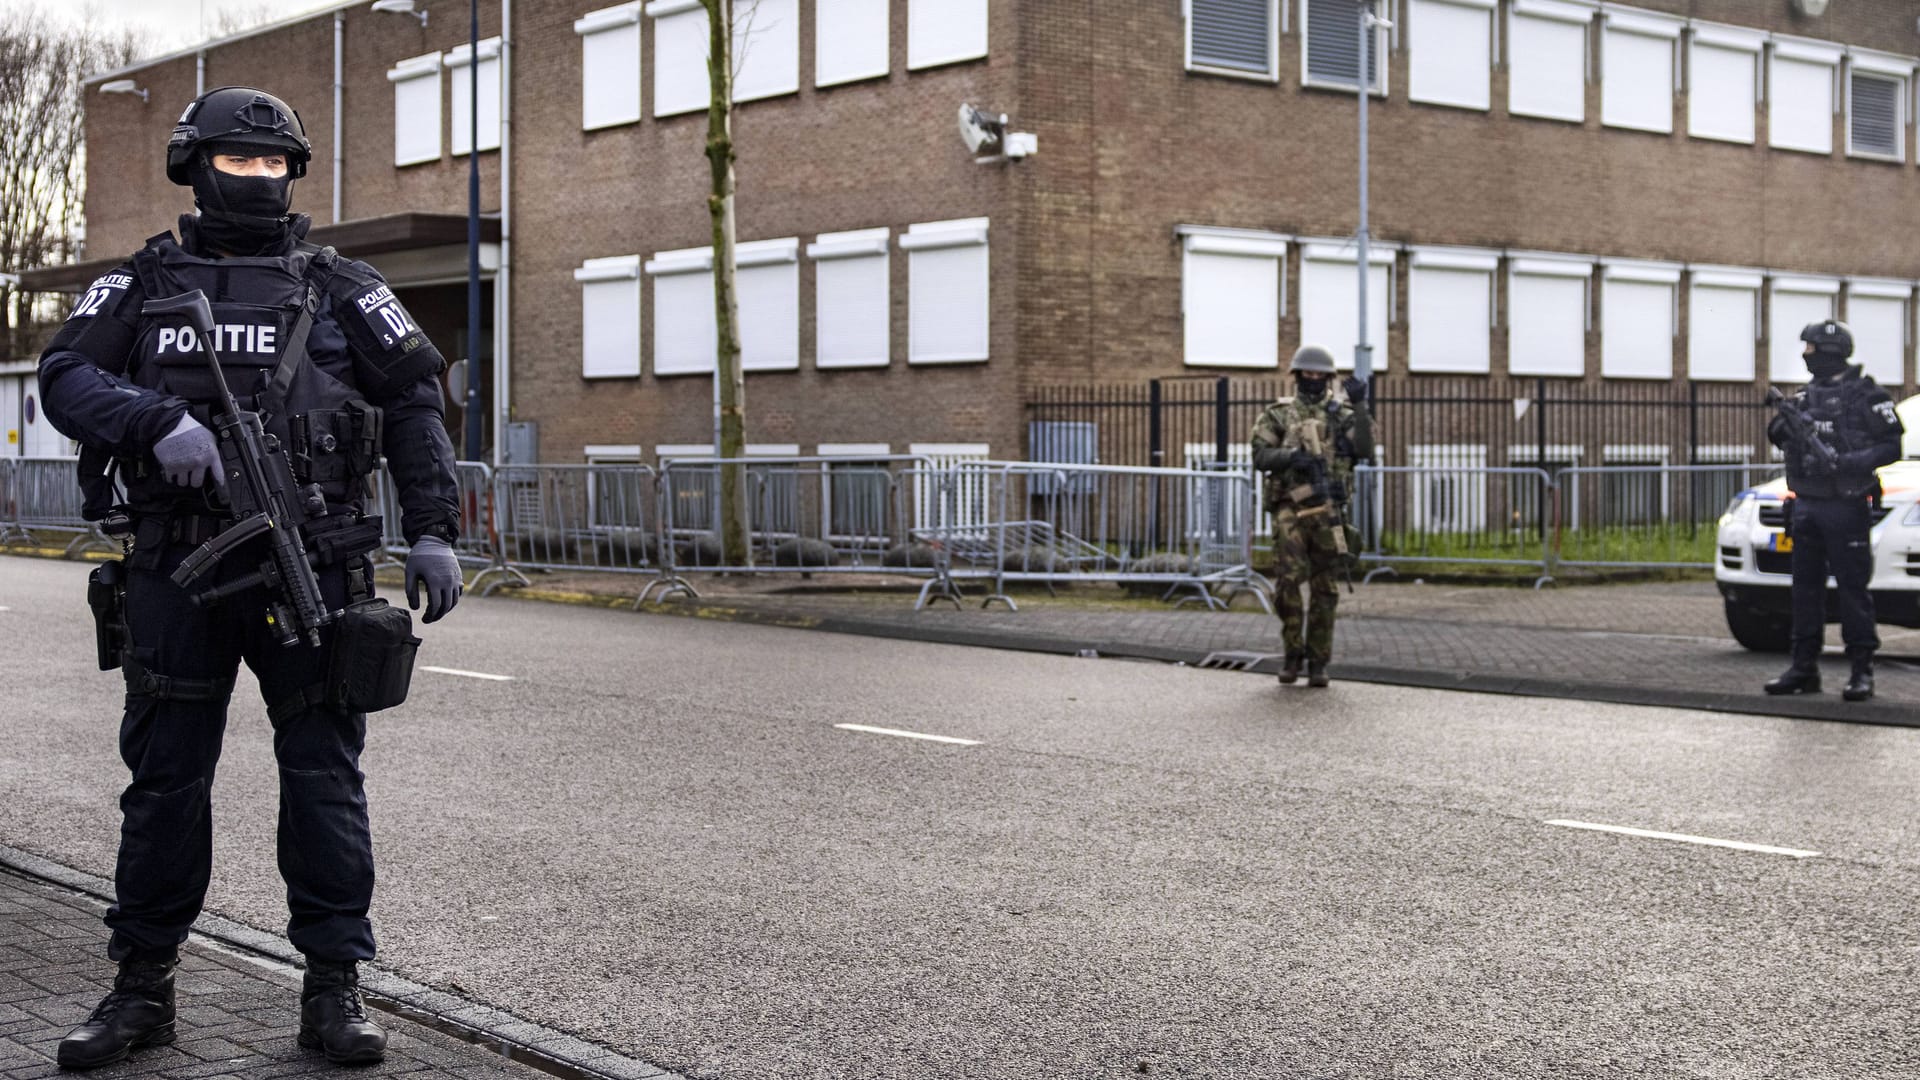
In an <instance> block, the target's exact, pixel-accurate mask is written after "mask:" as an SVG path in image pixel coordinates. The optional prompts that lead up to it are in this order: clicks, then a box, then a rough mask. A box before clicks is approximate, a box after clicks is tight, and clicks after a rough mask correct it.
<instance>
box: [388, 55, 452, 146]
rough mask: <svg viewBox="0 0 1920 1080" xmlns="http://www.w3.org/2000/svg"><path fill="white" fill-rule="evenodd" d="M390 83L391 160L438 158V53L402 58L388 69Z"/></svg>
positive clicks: (439, 114)
mask: <svg viewBox="0 0 1920 1080" xmlns="http://www.w3.org/2000/svg"><path fill="white" fill-rule="evenodd" d="M387 78H388V80H390V81H391V82H392V83H393V163H394V164H395V165H417V164H419V163H421V162H423V161H439V160H440V116H441V113H440V54H439V53H428V54H427V55H425V56H416V57H414V58H413V59H411V60H402V61H400V63H398V64H396V65H394V68H393V70H391V71H389V72H387Z"/></svg>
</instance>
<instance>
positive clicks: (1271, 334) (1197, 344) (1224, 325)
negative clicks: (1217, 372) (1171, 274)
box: [1180, 246, 1284, 370]
mask: <svg viewBox="0 0 1920 1080" xmlns="http://www.w3.org/2000/svg"><path fill="white" fill-rule="evenodd" d="M1281 258H1284V255H1282V256H1280V257H1275V256H1271V255H1267V256H1249V255H1224V254H1210V253H1206V252H1198V251H1194V250H1191V246H1189V249H1188V250H1187V251H1186V253H1185V258H1184V260H1183V264H1182V271H1181V282H1180V285H1181V298H1182V300H1181V308H1182V313H1183V316H1184V320H1185V324H1186V362H1187V365H1188V366H1189V367H1247V368H1267V369H1269V370H1271V369H1274V368H1277V367H1279V366H1280V259H1281Z"/></svg>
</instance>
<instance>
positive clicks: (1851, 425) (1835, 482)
mask: <svg viewBox="0 0 1920 1080" xmlns="http://www.w3.org/2000/svg"><path fill="white" fill-rule="evenodd" d="M1877 388H1878V386H1877V384H1876V383H1875V382H1874V381H1873V380H1872V379H1871V378H1868V377H1866V376H1864V375H1861V374H1859V373H1858V372H1857V370H1856V371H1855V372H1852V373H1849V374H1847V375H1843V376H1841V377H1840V378H1839V379H1838V380H1836V381H1834V382H1825V381H1823V380H1819V379H1816V380H1814V381H1813V382H1811V383H1808V384H1807V385H1806V387H1805V388H1804V389H1802V390H1801V391H1800V394H1799V395H1798V396H1799V397H1800V399H1801V400H1802V402H1804V404H1805V407H1806V411H1807V416H1808V417H1809V418H1810V419H1811V420H1812V421H1813V423H1814V427H1815V429H1816V430H1817V431H1818V432H1819V433H1820V435H1821V437H1822V438H1824V439H1825V440H1826V442H1827V445H1829V446H1831V447H1833V449H1834V450H1835V451H1836V452H1837V453H1840V454H1845V453H1847V452H1848V451H1850V450H1865V449H1868V448H1870V447H1871V446H1873V444H1874V443H1875V442H1876V441H1877V440H1879V439H1882V438H1885V437H1886V435H1885V433H1886V430H1887V422H1886V420H1885V419H1884V418H1883V417H1882V416H1881V415H1880V414H1879V413H1878V412H1877V411H1876V410H1875V408H1874V399H1875V398H1876V397H1877V396H1878V395H1876V394H1875V393H1874V391H1875V390H1876V389H1877ZM1786 457H1787V486H1788V487H1790V488H1792V489H1793V491H1794V493H1795V494H1796V495H1806V496H1810V497H1813V498H1843V499H1852V498H1859V497H1861V496H1864V495H1867V494H1869V493H1871V492H1873V491H1874V490H1876V489H1877V488H1878V487H1879V486H1880V481H1879V478H1878V475H1877V473H1876V472H1875V470H1873V469H1867V470H1865V471H1861V470H1854V471H1851V472H1841V473H1837V474H1835V475H1831V476H1808V475H1806V473H1805V471H1804V464H1803V460H1802V456H1801V455H1800V454H1799V453H1798V452H1797V451H1796V450H1794V449H1792V448H1789V449H1788V450H1787V455H1786Z"/></svg>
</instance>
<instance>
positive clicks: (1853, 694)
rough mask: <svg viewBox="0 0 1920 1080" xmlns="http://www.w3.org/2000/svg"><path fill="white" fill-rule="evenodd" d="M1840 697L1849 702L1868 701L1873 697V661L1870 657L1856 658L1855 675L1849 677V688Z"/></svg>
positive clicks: (1854, 662)
mask: <svg viewBox="0 0 1920 1080" xmlns="http://www.w3.org/2000/svg"><path fill="white" fill-rule="evenodd" d="M1840 696H1841V697H1843V698H1845V699H1846V700H1848V701H1866V700H1867V699H1868V698H1871V697H1873V660H1872V658H1870V657H1855V658H1854V661H1853V674H1852V675H1849V676H1848V677H1847V688H1846V689H1845V690H1842V691H1840Z"/></svg>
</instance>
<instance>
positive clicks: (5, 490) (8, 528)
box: [0, 457, 29, 544]
mask: <svg viewBox="0 0 1920 1080" xmlns="http://www.w3.org/2000/svg"><path fill="white" fill-rule="evenodd" d="M14 483H15V475H14V459H12V458H10V457H0V544H4V543H6V542H8V541H10V540H26V539H28V538H29V537H28V535H27V530H26V529H25V528H24V527H22V526H21V524H20V494H19V491H18V490H17V489H16V488H15V486H14Z"/></svg>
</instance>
